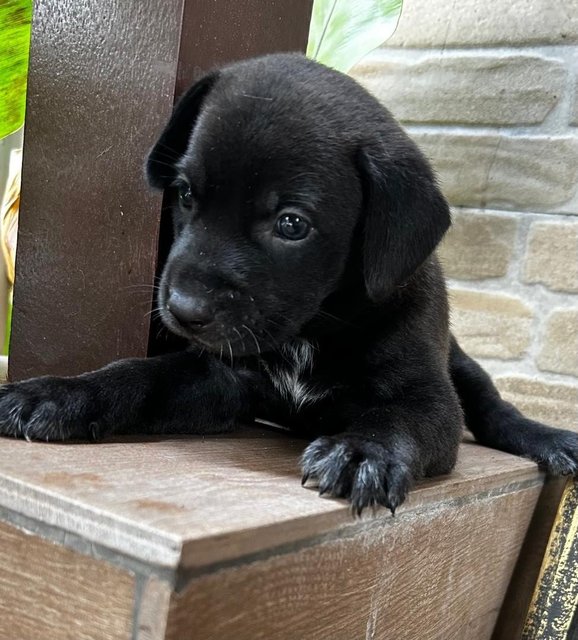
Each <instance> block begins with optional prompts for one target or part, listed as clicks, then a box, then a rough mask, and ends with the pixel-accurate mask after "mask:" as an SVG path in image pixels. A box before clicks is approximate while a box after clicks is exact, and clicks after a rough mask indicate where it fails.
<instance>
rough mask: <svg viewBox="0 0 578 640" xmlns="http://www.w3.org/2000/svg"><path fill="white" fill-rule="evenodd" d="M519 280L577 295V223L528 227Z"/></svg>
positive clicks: (543, 223)
mask: <svg viewBox="0 0 578 640" xmlns="http://www.w3.org/2000/svg"><path fill="white" fill-rule="evenodd" d="M522 279H523V281H524V282H528V283H536V282H539V283H542V284H545V285H546V286H547V287H549V288H550V289H553V290H554V291H567V292H573V293H577V292H578V221H576V222H575V221H568V222H565V221H564V222H535V223H533V224H532V226H531V227H530V232H529V235H528V243H527V247H526V257H525V264H524V273H523V276H522Z"/></svg>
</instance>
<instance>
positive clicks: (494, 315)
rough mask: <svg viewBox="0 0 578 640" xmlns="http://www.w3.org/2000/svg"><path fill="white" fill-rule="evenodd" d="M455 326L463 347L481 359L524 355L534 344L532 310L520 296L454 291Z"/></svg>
mask: <svg viewBox="0 0 578 640" xmlns="http://www.w3.org/2000/svg"><path fill="white" fill-rule="evenodd" d="M450 301H451V320H452V328H453V331H454V333H455V334H456V336H457V337H458V339H459V341H460V344H461V345H462V347H463V348H464V349H465V351H467V352H468V353H469V354H470V355H472V356H477V357H481V358H500V359H502V360H507V359H510V358H520V357H521V356H522V355H524V353H525V352H526V350H527V349H528V346H529V344H530V331H531V326H532V311H531V309H530V308H529V307H528V306H527V305H526V304H525V303H524V302H523V301H522V300H520V299H519V298H514V297H513V296H507V295H503V294H492V293H485V292H479V291H469V290H466V289H452V290H451V291H450Z"/></svg>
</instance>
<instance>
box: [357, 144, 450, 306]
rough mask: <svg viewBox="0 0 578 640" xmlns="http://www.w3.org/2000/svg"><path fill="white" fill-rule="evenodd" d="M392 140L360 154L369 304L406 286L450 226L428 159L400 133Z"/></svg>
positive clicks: (443, 200)
mask: <svg viewBox="0 0 578 640" xmlns="http://www.w3.org/2000/svg"><path fill="white" fill-rule="evenodd" d="M392 138H393V140H392V142H391V143H390V144H389V145H388V144H387V143H383V142H382V143H379V144H376V145H375V146H372V147H366V148H364V149H362V150H361V152H360V154H359V161H360V162H359V163H360V170H361V177H362V183H363V192H364V212H363V214H362V215H364V220H363V274H364V279H365V285H366V287H367V292H368V294H369V297H370V298H371V299H372V300H373V301H374V302H379V301H382V300H384V299H385V298H386V297H387V296H388V295H389V294H390V293H391V292H392V290H393V289H394V288H395V287H396V286H397V285H400V284H402V283H403V282H405V281H406V280H407V278H408V277H409V276H411V274H412V273H414V271H415V270H416V269H417V268H418V267H419V266H420V265H421V264H422V263H423V262H424V261H425V260H426V258H427V257H428V256H429V255H430V254H431V253H432V252H433V250H434V249H435V247H436V245H437V244H438V243H439V241H440V240H441V239H442V236H443V235H444V233H445V232H446V230H447V229H448V227H449V226H450V211H449V207H448V204H447V202H446V200H445V198H444V197H443V195H442V193H441V191H440V190H439V188H438V186H437V184H436V180H435V177H434V175H433V172H432V170H431V168H430V166H429V164H428V162H427V160H426V159H425V158H424V157H423V155H422V154H421V152H420V151H419V149H418V148H417V146H416V145H415V144H414V143H413V142H412V141H411V140H410V139H409V138H407V137H406V136H405V135H403V137H400V135H399V133H397V135H395V137H393V136H392Z"/></svg>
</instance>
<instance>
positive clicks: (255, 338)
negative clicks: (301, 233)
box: [242, 324, 261, 355]
mask: <svg viewBox="0 0 578 640" xmlns="http://www.w3.org/2000/svg"><path fill="white" fill-rule="evenodd" d="M242 327H243V329H246V330H247V331H248V332H249V334H250V335H251V337H252V338H253V340H254V341H255V346H256V347H257V353H258V354H259V355H261V347H260V345H259V340H257V336H256V335H255V334H254V333H253V332H252V331H251V329H249V327H248V326H247V325H246V324H244V325H242Z"/></svg>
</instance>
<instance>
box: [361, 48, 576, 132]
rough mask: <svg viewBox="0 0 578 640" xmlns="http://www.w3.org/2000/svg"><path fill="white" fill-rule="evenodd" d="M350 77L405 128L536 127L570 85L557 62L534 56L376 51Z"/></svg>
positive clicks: (562, 68) (562, 67)
mask: <svg viewBox="0 0 578 640" xmlns="http://www.w3.org/2000/svg"><path fill="white" fill-rule="evenodd" d="M352 75H353V76H354V77H355V78H356V79H357V80H359V81H360V82H361V83H362V84H363V85H364V86H365V87H366V88H367V89H369V90H370V91H371V92H372V93H373V94H374V95H375V96H377V98H379V100H381V101H382V102H383V104H384V105H385V106H386V107H387V108H388V109H389V110H390V111H391V112H392V113H393V115H394V116H395V117H396V118H397V119H398V120H401V121H402V122H420V123H423V122H428V123H456V124H489V125H491V124H493V125H508V124H538V123H541V122H543V120H544V118H545V117H546V116H547V115H548V114H549V113H550V111H551V110H552V109H553V108H554V107H555V106H556V104H557V103H558V100H559V99H560V96H561V95H562V92H563V90H564V83H565V80H566V70H565V68H564V66H563V65H562V64H561V63H560V62H559V61H557V60H554V59H549V58H545V57H542V56H535V55H505V56H495V55H494V56H488V55H478V56H472V55H451V56H448V55H446V54H444V53H442V52H439V53H437V52H432V54H428V55H427V56H426V57H423V56H420V57H418V58H416V57H415V56H409V55H405V56H403V57H402V56H400V55H399V54H397V55H396V54H395V53H393V52H392V54H390V55H387V54H385V52H384V51H378V52H376V53H375V54H374V55H373V56H369V57H368V58H366V59H365V60H364V61H363V62H362V63H361V64H359V65H357V66H356V67H355V68H354V69H353V72H352Z"/></svg>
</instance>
